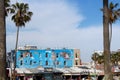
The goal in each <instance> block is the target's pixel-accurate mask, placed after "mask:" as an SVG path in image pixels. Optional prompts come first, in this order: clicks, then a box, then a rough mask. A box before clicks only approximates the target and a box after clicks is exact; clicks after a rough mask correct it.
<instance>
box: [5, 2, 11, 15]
mask: <svg viewBox="0 0 120 80" xmlns="http://www.w3.org/2000/svg"><path fill="white" fill-rule="evenodd" d="M9 12H10V0H5V16H8V13H9Z"/></svg>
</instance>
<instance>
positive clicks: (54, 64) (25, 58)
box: [16, 49, 74, 68]
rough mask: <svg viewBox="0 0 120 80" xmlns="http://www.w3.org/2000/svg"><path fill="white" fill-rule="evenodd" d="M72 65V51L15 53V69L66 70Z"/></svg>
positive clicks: (27, 51)
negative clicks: (42, 68)
mask: <svg viewBox="0 0 120 80" xmlns="http://www.w3.org/2000/svg"><path fill="white" fill-rule="evenodd" d="M73 65H74V50H73V49H24V50H18V51H17V53H16V68H37V67H44V68H66V67H72V66H73Z"/></svg>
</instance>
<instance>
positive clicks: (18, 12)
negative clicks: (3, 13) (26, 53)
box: [11, 3, 33, 50]
mask: <svg viewBox="0 0 120 80" xmlns="http://www.w3.org/2000/svg"><path fill="white" fill-rule="evenodd" d="M28 10H29V7H28V4H25V3H16V4H13V5H12V9H11V13H13V16H12V20H13V21H14V23H15V25H16V27H17V37H16V45H15V50H17V46H18V35H19V28H20V27H23V26H25V23H26V22H28V21H30V20H31V16H32V15H33V13H32V12H30V11H28Z"/></svg>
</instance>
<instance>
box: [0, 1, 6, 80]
mask: <svg viewBox="0 0 120 80" xmlns="http://www.w3.org/2000/svg"><path fill="white" fill-rule="evenodd" d="M0 80H6V26H5V5H4V0H0Z"/></svg>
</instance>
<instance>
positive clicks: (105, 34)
mask: <svg viewBox="0 0 120 80" xmlns="http://www.w3.org/2000/svg"><path fill="white" fill-rule="evenodd" d="M103 42H104V43H103V44H104V73H105V80H113V78H112V73H111V67H110V42H109V12H108V0H103Z"/></svg>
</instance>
